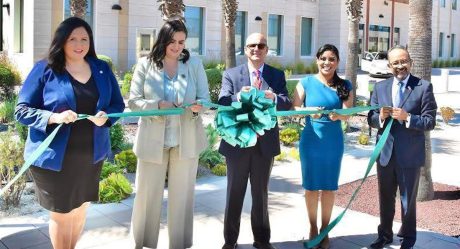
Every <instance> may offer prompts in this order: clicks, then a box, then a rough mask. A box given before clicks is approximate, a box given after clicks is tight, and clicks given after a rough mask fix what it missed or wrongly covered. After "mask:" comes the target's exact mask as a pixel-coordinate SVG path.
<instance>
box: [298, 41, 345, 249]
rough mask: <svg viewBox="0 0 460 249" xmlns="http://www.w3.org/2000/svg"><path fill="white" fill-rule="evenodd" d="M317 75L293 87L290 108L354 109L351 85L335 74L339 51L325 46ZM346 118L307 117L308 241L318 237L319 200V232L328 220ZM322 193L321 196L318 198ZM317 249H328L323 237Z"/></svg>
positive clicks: (303, 147) (303, 144)
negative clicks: (319, 214)
mask: <svg viewBox="0 0 460 249" xmlns="http://www.w3.org/2000/svg"><path fill="white" fill-rule="evenodd" d="M316 64H317V66H318V71H319V72H318V73H317V74H316V75H312V76H307V77H305V78H303V79H302V80H301V81H300V82H299V83H298V84H297V86H296V90H295V93H294V101H293V107H294V108H295V109H296V110H302V109H311V108H317V109H322V108H324V109H325V110H332V109H341V108H349V107H352V105H353V92H352V91H351V89H352V87H351V83H350V82H349V81H347V80H343V79H341V78H340V77H339V76H338V75H337V72H336V69H337V67H338V64H339V51H338V50H337V48H336V47H335V46H334V45H330V44H326V45H324V46H322V47H321V48H319V50H318V52H317V53H316ZM347 119H348V116H344V115H339V114H337V113H330V114H329V115H311V116H307V117H306V122H305V128H304V129H303V131H302V134H301V138H300V143H299V152H300V162H301V167H302V186H303V188H304V189H305V202H306V205H307V212H308V218H309V222H310V234H309V237H310V239H313V238H314V237H316V236H317V235H318V226H317V222H316V220H317V212H318V201H319V200H321V229H320V231H321V230H323V229H325V228H326V227H327V225H328V224H329V221H330V219H331V213H332V208H333V206H334V198H335V191H336V190H337V188H338V180H339V174H340V165H341V161H342V156H343V150H344V145H343V133H342V127H341V121H346V120H347ZM320 193H321V195H320ZM318 248H324V249H325V248H329V238H328V237H325V238H324V239H323V240H322V241H321V243H320V245H319V247H318Z"/></svg>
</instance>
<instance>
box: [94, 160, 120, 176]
mask: <svg viewBox="0 0 460 249" xmlns="http://www.w3.org/2000/svg"><path fill="white" fill-rule="evenodd" d="M112 173H115V174H122V173H124V172H123V168H121V167H119V166H118V165H116V164H113V163H111V162H108V161H105V162H104V164H102V169H101V176H100V177H99V179H100V180H101V181H102V180H103V179H105V178H107V177H109V175H110V174H112Z"/></svg>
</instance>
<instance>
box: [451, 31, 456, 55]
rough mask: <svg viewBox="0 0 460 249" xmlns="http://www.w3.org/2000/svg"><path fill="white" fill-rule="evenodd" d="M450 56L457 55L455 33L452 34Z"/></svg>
mask: <svg viewBox="0 0 460 249" xmlns="http://www.w3.org/2000/svg"><path fill="white" fill-rule="evenodd" d="M450 57H455V34H451V35H450Z"/></svg>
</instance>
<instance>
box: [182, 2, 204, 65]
mask: <svg viewBox="0 0 460 249" xmlns="http://www.w3.org/2000/svg"><path fill="white" fill-rule="evenodd" d="M187 8H198V9H199V10H200V24H199V26H200V37H199V38H198V39H199V41H198V44H199V48H198V50H199V52H198V54H196V53H195V52H192V50H191V49H190V48H189V47H188V46H187V42H186V46H185V48H186V49H187V50H188V51H189V52H190V54H191V55H196V56H206V46H205V42H206V39H205V37H206V27H205V23H206V21H205V18H206V8H205V7H202V6H196V5H186V6H185V11H184V19H185V20H187V18H186V16H185V13H186V12H187ZM185 25H186V26H187V21H186V22H185ZM187 30H189V28H188V27H187ZM189 38H190V31H189V34H188V37H187V40H188V39H189Z"/></svg>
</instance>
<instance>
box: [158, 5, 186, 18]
mask: <svg viewBox="0 0 460 249" xmlns="http://www.w3.org/2000/svg"><path fill="white" fill-rule="evenodd" d="M157 2H158V3H160V7H159V8H158V9H159V10H160V11H161V16H162V17H163V20H165V21H167V20H168V19H172V18H177V19H180V20H182V21H184V22H185V18H184V11H185V5H184V2H183V0H157Z"/></svg>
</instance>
